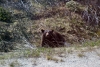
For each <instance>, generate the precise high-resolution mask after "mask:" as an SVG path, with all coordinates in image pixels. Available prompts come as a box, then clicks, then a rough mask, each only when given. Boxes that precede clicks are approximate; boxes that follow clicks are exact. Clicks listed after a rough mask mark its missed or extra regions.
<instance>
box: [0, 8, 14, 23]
mask: <svg viewBox="0 0 100 67" xmlns="http://www.w3.org/2000/svg"><path fill="white" fill-rule="evenodd" d="M0 21H3V22H7V23H11V22H12V16H11V13H10V12H8V11H7V10H5V9H4V8H2V7H0Z"/></svg>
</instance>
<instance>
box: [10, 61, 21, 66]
mask: <svg viewBox="0 0 100 67" xmlns="http://www.w3.org/2000/svg"><path fill="white" fill-rule="evenodd" d="M9 66H10V67H20V63H18V61H14V62H12V63H10V64H9Z"/></svg>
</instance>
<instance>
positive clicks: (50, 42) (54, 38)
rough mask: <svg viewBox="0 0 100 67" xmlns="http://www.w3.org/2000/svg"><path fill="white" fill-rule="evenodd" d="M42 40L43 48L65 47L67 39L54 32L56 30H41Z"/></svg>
mask: <svg viewBox="0 0 100 67" xmlns="http://www.w3.org/2000/svg"><path fill="white" fill-rule="evenodd" d="M41 32H42V39H41V41H42V42H41V46H42V47H52V48H54V47H64V44H65V39H64V37H63V36H62V35H61V34H60V33H58V32H56V31H54V30H44V29H41Z"/></svg>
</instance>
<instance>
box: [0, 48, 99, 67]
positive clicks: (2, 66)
mask: <svg viewBox="0 0 100 67" xmlns="http://www.w3.org/2000/svg"><path fill="white" fill-rule="evenodd" d="M54 50H55V54H54V55H44V54H42V52H41V55H40V57H21V56H19V57H13V58H11V57H10V58H9V56H8V58H5V59H3V58H2V59H1V60H0V67H100V47H97V46H95V47H79V48H73V47H68V48H55V49H54ZM29 52H31V51H29ZM27 53H28V52H26V54H27ZM8 54H9V53H8ZM15 54H16V55H17V53H16V52H15ZM15 54H14V55H15ZM26 54H25V55H26ZM51 54H52V53H51ZM23 55H24V54H23ZM25 55H24V56H25ZM0 57H1V56H0Z"/></svg>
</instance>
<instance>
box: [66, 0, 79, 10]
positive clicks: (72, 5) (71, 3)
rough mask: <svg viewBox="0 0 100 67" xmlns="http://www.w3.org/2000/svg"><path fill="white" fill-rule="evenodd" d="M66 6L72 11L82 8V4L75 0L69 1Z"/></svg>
mask: <svg viewBox="0 0 100 67" xmlns="http://www.w3.org/2000/svg"><path fill="white" fill-rule="evenodd" d="M66 6H67V7H68V8H69V9H70V10H71V11H78V10H79V9H80V4H79V3H77V2H75V1H69V2H67V3H66Z"/></svg>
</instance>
